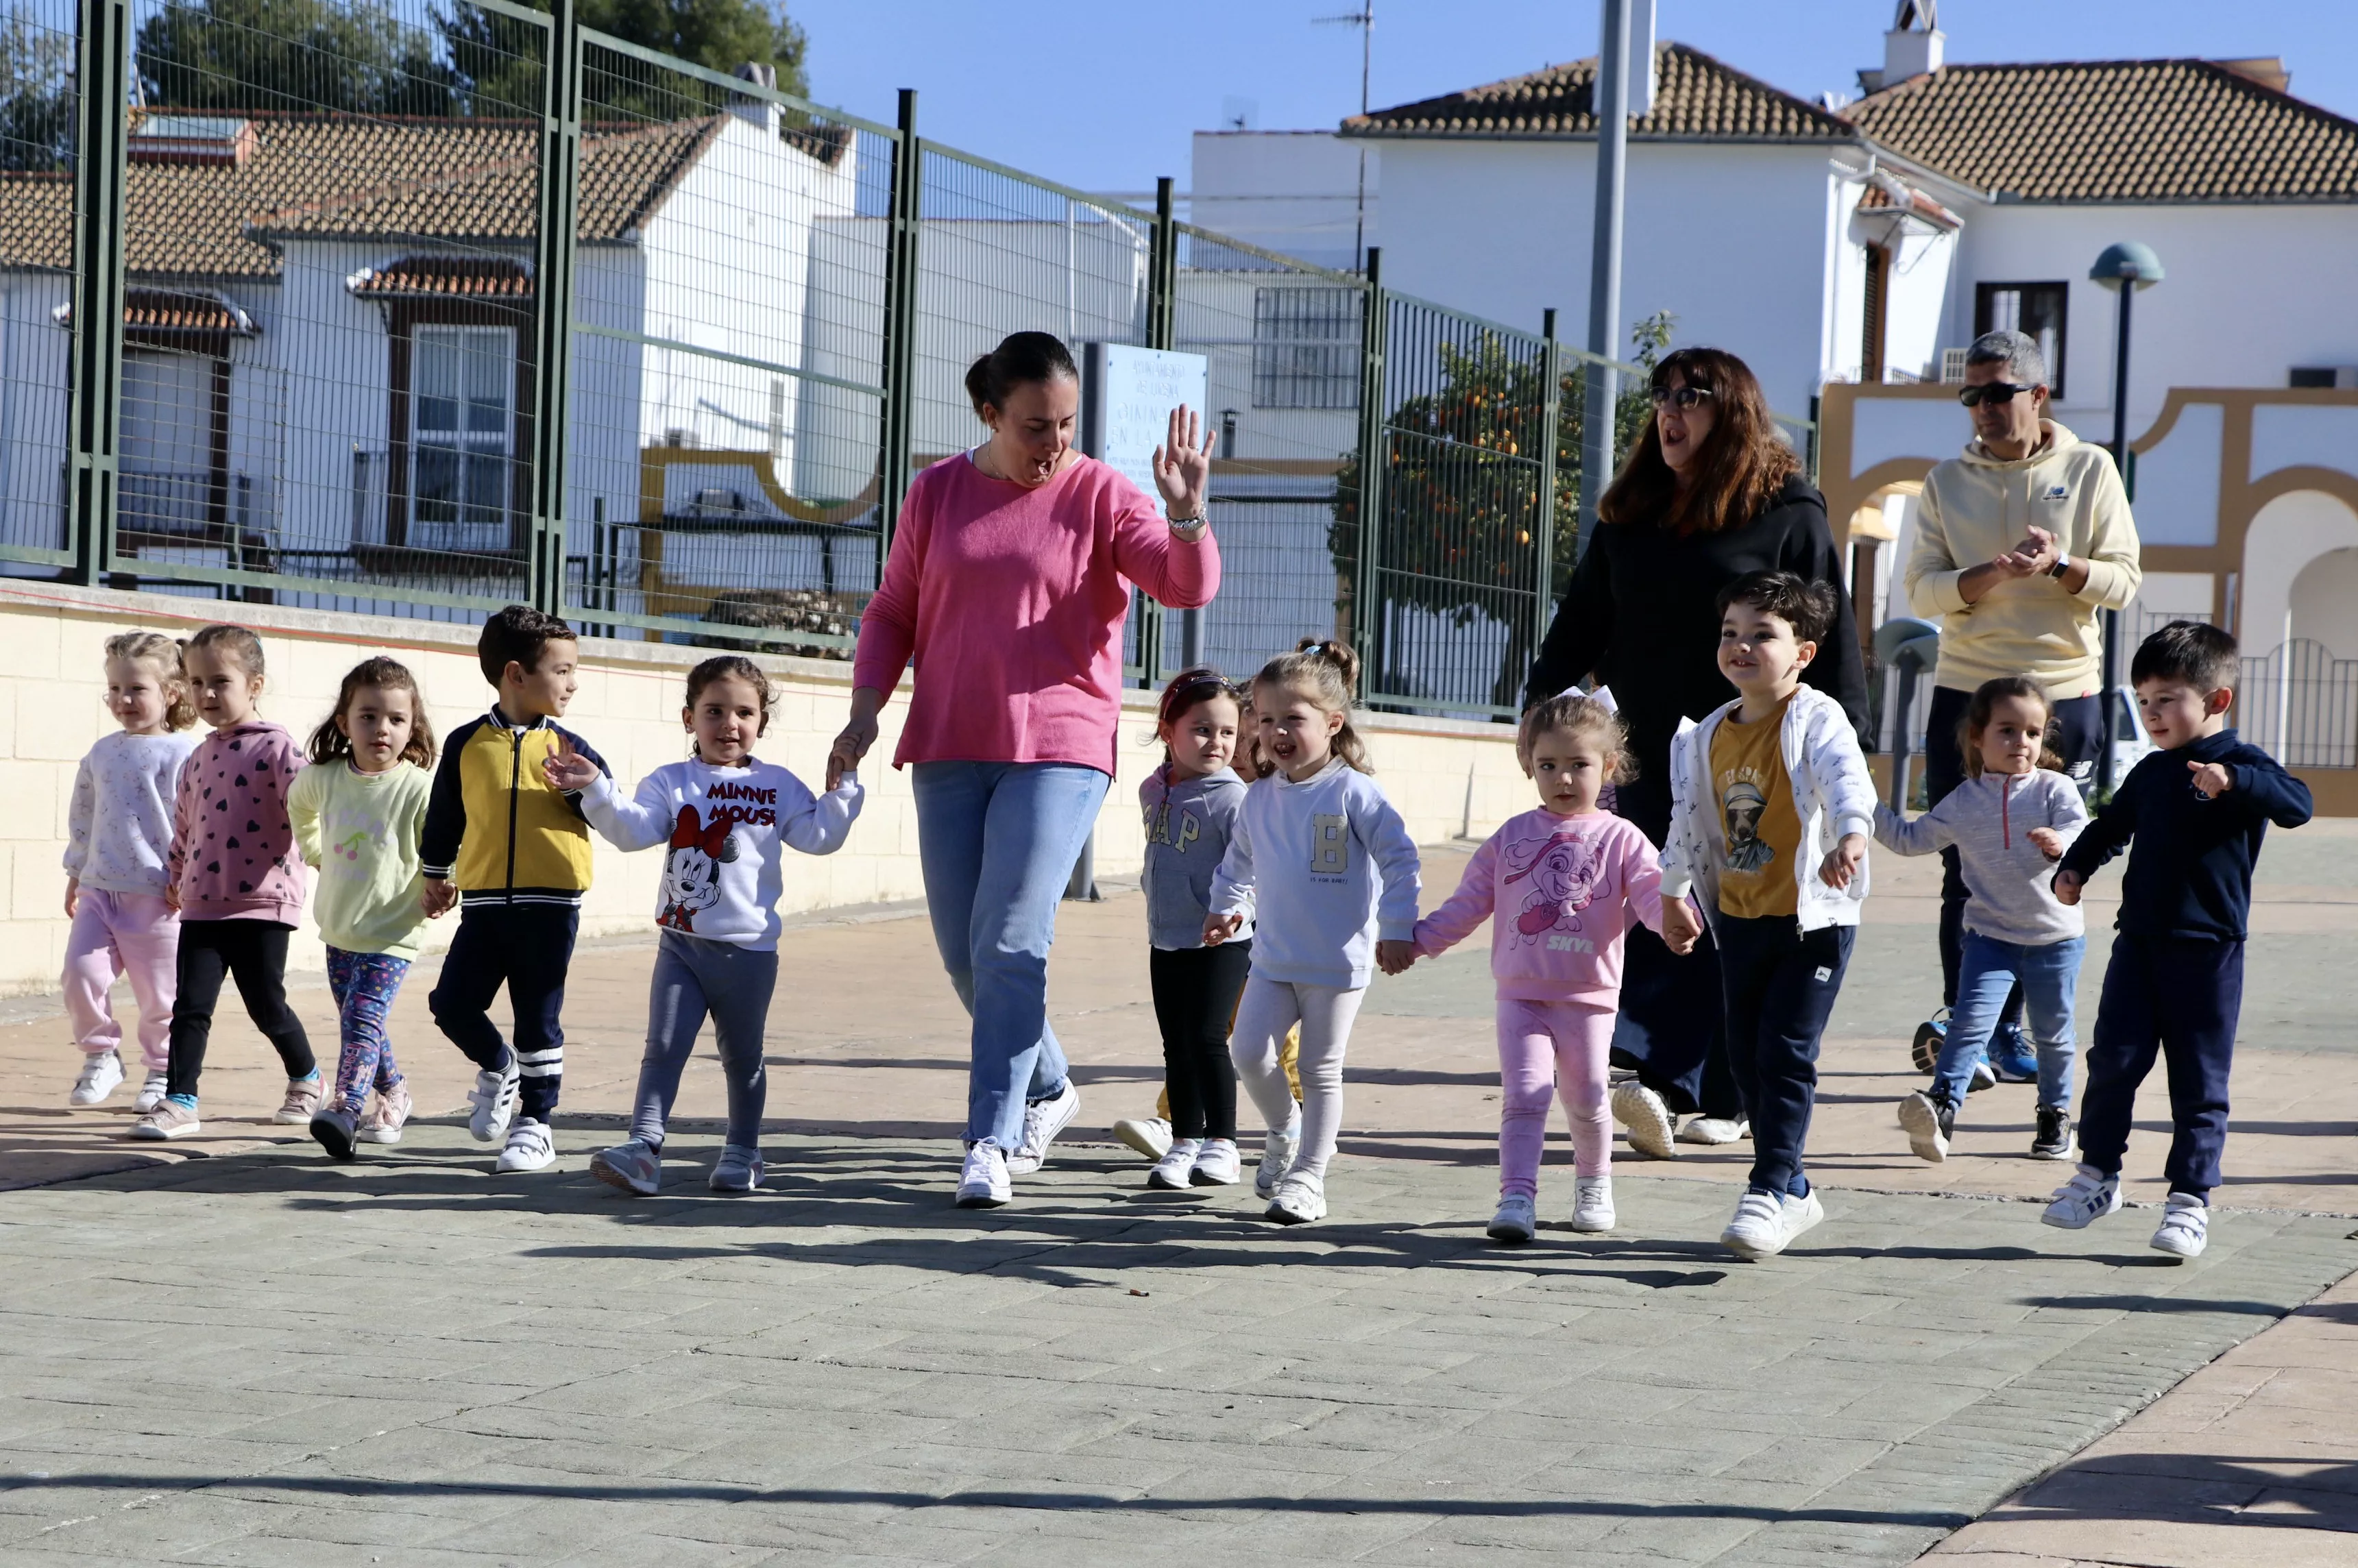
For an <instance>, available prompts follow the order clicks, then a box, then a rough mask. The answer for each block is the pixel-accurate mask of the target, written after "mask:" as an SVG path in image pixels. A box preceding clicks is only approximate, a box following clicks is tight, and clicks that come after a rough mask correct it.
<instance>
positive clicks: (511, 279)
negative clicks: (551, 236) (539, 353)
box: [345, 256, 532, 299]
mask: <svg viewBox="0 0 2358 1568" xmlns="http://www.w3.org/2000/svg"><path fill="white" fill-rule="evenodd" d="M345 286H346V287H349V288H350V289H351V290H352V292H353V293H354V294H356V295H358V296H359V297H362V298H363V299H400V298H417V297H423V296H432V297H437V298H450V299H529V298H531V297H532V274H531V273H529V272H527V271H525V267H524V264H523V263H521V262H517V261H513V260H510V259H509V258H508V257H506V256H405V257H403V258H402V259H401V260H399V261H397V262H395V263H393V264H391V265H387V266H383V267H373V268H371V269H370V270H369V271H366V272H362V273H355V274H354V275H353V276H352V277H351V278H349V279H347V280H346V284H345Z"/></svg>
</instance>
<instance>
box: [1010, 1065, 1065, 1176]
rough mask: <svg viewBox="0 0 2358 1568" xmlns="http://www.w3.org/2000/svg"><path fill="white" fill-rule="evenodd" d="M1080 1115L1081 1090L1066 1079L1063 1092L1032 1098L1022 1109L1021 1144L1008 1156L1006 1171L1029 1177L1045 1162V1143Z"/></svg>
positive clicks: (1046, 1150)
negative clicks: (1052, 1096) (1051, 1095)
mask: <svg viewBox="0 0 2358 1568" xmlns="http://www.w3.org/2000/svg"><path fill="white" fill-rule="evenodd" d="M1080 1114H1081V1091H1080V1090H1079V1089H1077V1088H1075V1087H1073V1080H1072V1079H1070V1078H1066V1079H1065V1088H1064V1092H1063V1093H1061V1094H1059V1095H1057V1096H1056V1097H1055V1098H1053V1099H1039V1100H1033V1102H1032V1103H1031V1104H1029V1105H1027V1106H1025V1107H1024V1108H1023V1147H1022V1148H1021V1149H1018V1150H1017V1151H1016V1152H1014V1153H1012V1154H1010V1155H1009V1156H1007V1173H1008V1174H1009V1175H1011V1176H1028V1175H1030V1174H1031V1173H1033V1172H1034V1171H1036V1170H1038V1169H1039V1168H1040V1167H1041V1166H1042V1165H1044V1164H1046V1163H1047V1162H1048V1145H1050V1144H1051V1143H1054V1142H1055V1141H1056V1134H1058V1133H1059V1132H1062V1131H1064V1130H1065V1129H1066V1128H1067V1127H1070V1126H1071V1125H1072V1124H1073V1118H1075V1117H1076V1116H1078V1115H1080Z"/></svg>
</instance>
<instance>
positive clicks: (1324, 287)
mask: <svg viewBox="0 0 2358 1568" xmlns="http://www.w3.org/2000/svg"><path fill="white" fill-rule="evenodd" d="M1311 301H1316V302H1318V303H1320V304H1327V305H1331V306H1332V307H1333V309H1332V311H1331V313H1327V312H1318V313H1314V312H1312V311H1310V310H1308V309H1306V308H1303V305H1304V304H1306V303H1308V302H1311ZM1364 315H1365V310H1364V306H1363V303H1362V298H1361V296H1360V293H1359V291H1358V290H1357V289H1356V288H1351V287H1345V286H1340V285H1331V284H1318V285H1314V286H1309V287H1288V286H1282V285H1280V286H1275V287H1272V286H1269V285H1262V286H1260V287H1256V288H1255V289H1254V290H1253V315H1252V406H1254V407H1255V408H1281V409H1285V408H1291V409H1308V410H1313V411H1326V412H1333V411H1336V410H1343V411H1350V410H1356V409H1357V407H1358V406H1359V371H1360V344H1359V341H1358V340H1359V332H1360V330H1362V328H1363V326H1364V324H1365V323H1364ZM1305 327H1308V328H1311V329H1314V330H1310V331H1304V330H1303V328H1305ZM1272 329H1275V330H1272Z"/></svg>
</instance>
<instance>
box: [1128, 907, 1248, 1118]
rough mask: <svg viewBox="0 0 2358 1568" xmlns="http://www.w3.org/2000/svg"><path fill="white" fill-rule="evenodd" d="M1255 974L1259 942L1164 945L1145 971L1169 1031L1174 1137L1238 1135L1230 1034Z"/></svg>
mask: <svg viewBox="0 0 2358 1568" xmlns="http://www.w3.org/2000/svg"><path fill="white" fill-rule="evenodd" d="M1250 968H1252V943H1251V942H1249V941H1245V942H1224V943H1222V944H1221V945H1220V946H1217V947H1180V948H1175V949H1172V950H1168V951H1166V950H1165V949H1163V948H1161V947H1157V948H1155V949H1154V951H1153V953H1152V956H1151V957H1149V958H1148V959H1147V965H1146V972H1147V976H1148V978H1149V979H1151V980H1152V982H1153V987H1154V1022H1156V1023H1157V1024H1158V1025H1160V1026H1161V1028H1162V1030H1163V1084H1164V1086H1165V1087H1167V1088H1168V1089H1169V1090H1170V1093H1171V1136H1172V1137H1174V1138H1227V1139H1230V1140H1233V1139H1234V1138H1235V1137H1236V1135H1237V1070H1236V1067H1235V1065H1234V1064H1232V1063H1231V1062H1230V1061H1229V1060H1228V1030H1229V1027H1230V1026H1231V1025H1232V1024H1234V1023H1235V1022H1236V1017H1237V999H1238V997H1239V996H1242V995H1243V994H1244V989H1245V974H1246V972H1247V971H1248V970H1249V969H1250Z"/></svg>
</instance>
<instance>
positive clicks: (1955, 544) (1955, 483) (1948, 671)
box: [1905, 419, 2143, 702]
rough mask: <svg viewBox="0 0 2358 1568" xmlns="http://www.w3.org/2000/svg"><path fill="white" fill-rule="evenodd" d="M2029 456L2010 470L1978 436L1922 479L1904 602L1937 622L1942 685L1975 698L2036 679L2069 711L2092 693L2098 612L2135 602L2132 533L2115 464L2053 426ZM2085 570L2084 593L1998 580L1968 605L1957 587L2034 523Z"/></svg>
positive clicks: (2037, 580)
mask: <svg viewBox="0 0 2358 1568" xmlns="http://www.w3.org/2000/svg"><path fill="white" fill-rule="evenodd" d="M2039 429H2040V430H2041V431H2042V432H2043V433H2044V438H2043V439H2042V440H2041V441H2040V442H2039V446H2038V447H2037V448H2035V449H2032V451H2031V452H2030V453H2029V455H2028V456H2027V457H2023V458H2019V459H2016V460H2012V461H2007V460H2004V459H2001V458H1996V457H1993V456H1991V455H1990V453H1989V450H1988V449H1986V448H1985V447H1984V446H1983V445H1982V443H1981V442H1980V440H1979V439H1975V440H1974V442H1973V443H1972V444H1971V445H1969V446H1967V447H1966V448H1965V449H1964V453H1963V456H1960V457H1954V458H1951V459H1950V460H1948V461H1947V462H1944V463H1942V464H1941V465H1939V466H1938V467H1937V468H1935V469H1933V470H1932V471H1931V473H1930V474H1929V475H1927V476H1926V477H1925V480H1924V494H1923V497H1922V499H1921V500H1920V502H1919V503H1918V507H1917V514H1916V545H1915V548H1914V549H1913V550H1912V551H1910V552H1909V557H1908V566H1907V569H1906V573H1905V577H1906V579H1907V584H1908V602H1909V604H1910V605H1911V606H1912V607H1913V608H1914V609H1915V611H1916V613H1917V614H1919V615H1937V616H1940V617H1941V618H1942V622H1941V663H1940V667H1939V668H1938V669H1936V670H1935V671H1934V672H1933V675H1932V680H1933V684H1934V685H1936V686H1945V687H1951V688H1952V689H1954V690H1957V691H1971V690H1973V689H1974V687H1977V686H1979V685H1981V684H1982V682H1984V681H1987V680H1996V679H1997V678H1998V677H2000V676H2029V677H2030V678H2031V679H2033V680H2035V681H2037V682H2039V685H2041V686H2042V687H2045V688H2046V690H2047V696H2048V698H2049V699H2050V701H2056V702H2061V701H2066V700H2068V699H2070V698H2071V697H2088V696H2092V695H2093V694H2094V693H2095V691H2096V689H2097V687H2098V686H2099V685H2100V684H2101V676H2099V674H2098V672H2099V670H2100V668H2101V666H2102V661H2103V655H2104V633H2103V632H2102V631H2101V630H2100V629H2099V628H2098V626H2097V624H2096V611H2099V610H2121V609H2125V608H2126V607H2127V605H2128V602H2129V600H2132V599H2134V598H2136V590H2137V584H2138V582H2139V581H2140V580H2142V578H2143V573H2142V572H2141V571H2140V570H2139V569H2138V567H2137V536H2136V523H2135V522H2134V521H2133V520H2132V519H2131V518H2130V516H2129V500H2128V493H2127V492H2125V491H2124V490H2123V489H2122V488H2121V476H2120V473H2119V470H2115V468H2114V467H2113V455H2112V454H2111V453H2110V452H2108V451H2106V450H2104V448H2102V447H2092V446H2090V445H2089V444H2088V443H2086V442H2085V441H2082V440H2081V439H2080V438H2079V437H2077V436H2074V435H2073V434H2071V431H2069V430H2067V429H2065V428H2064V427H2062V426H2061V425H2058V424H2057V423H2055V421H2053V420H2052V419H2042V420H2040V421H2039ZM2034 525H2035V526H2037V527H2040V528H2044V529H2046V530H2047V531H2048V532H2049V533H2050V534H2052V535H2055V538H2056V541H2057V545H2058V547H2060V548H2061V550H2062V551H2063V553H2064V554H2066V555H2068V556H2070V557H2071V558H2072V559H2073V560H2074V561H2085V562H2086V563H2087V564H2088V581H2087V584H2086V586H2085V587H2083V588H2082V589H2080V591H2079V592H2078V593H2076V594H2075V593H2072V592H2071V591H2070V590H2069V589H2066V588H2065V587H2064V586H2063V584H2062V581H2061V579H2057V578H2051V577H2043V576H2042V577H2027V578H2015V579H2009V580H2007V581H2004V582H1999V583H1996V584H1994V585H1992V586H1991V588H1990V589H1988V591H1987V592H1985V593H1984V594H1983V595H1982V597H1981V598H1980V599H1979V600H1976V601H1975V602H1974V603H1972V604H1967V603H1966V602H1965V598H1964V595H1963V594H1962V593H1960V592H1958V591H1957V579H1960V578H1962V577H1963V576H1964V575H1965V573H1966V572H1967V571H1968V570H1970V569H1972V568H1975V567H1979V566H1985V565H1986V564H1988V563H1989V562H1990V561H1993V560H1995V559H1996V558H1997V557H1999V556H2002V555H2004V554H2006V552H2007V551H2008V550H2011V549H2013V548H2014V547H2015V546H2017V545H2018V544H2020V543H2021V542H2022V541H2023V539H2024V538H2026V537H2027V536H2028V534H2029V532H2030V529H2031V528H2032V527H2033V526H2034Z"/></svg>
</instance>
